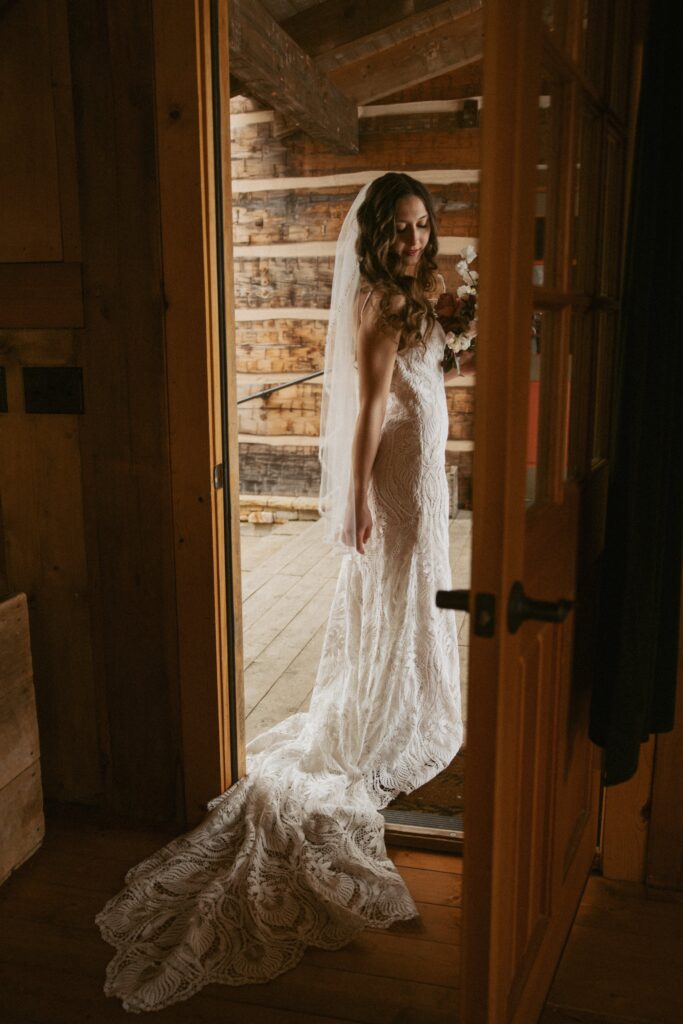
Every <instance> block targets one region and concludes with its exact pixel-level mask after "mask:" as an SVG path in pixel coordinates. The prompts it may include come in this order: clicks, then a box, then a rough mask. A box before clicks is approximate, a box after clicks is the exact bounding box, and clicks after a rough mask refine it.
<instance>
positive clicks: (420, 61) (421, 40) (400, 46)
mask: <svg viewBox="0 0 683 1024" xmlns="http://www.w3.org/2000/svg"><path fill="white" fill-rule="evenodd" d="M481 54H482V12H481V9H478V10H474V11H471V12H470V13H468V14H464V15H462V16H461V17H459V18H453V19H451V20H450V21H448V22H446V23H445V24H443V25H438V26H437V27H436V28H430V29H427V30H426V31H425V32H421V33H419V35H413V36H410V37H409V38H407V39H402V40H400V41H399V42H397V43H395V44H394V45H392V46H390V47H389V48H386V49H384V50H381V51H380V52H379V53H376V54H372V55H367V56H364V57H361V58H360V59H358V60H354V61H352V62H350V63H346V64H343V65H342V66H341V67H335V68H331V69H330V70H329V71H328V75H329V77H330V80H331V81H332V82H333V83H334V84H335V85H336V86H337V88H339V89H341V90H342V92H344V93H345V94H346V95H347V96H351V97H353V99H355V100H356V102H357V103H369V102H370V101H371V100H375V99H378V98H379V97H380V96H386V95H387V94H389V93H392V92H395V91H396V90H397V89H405V88H407V87H408V86H411V85H416V84H419V83H420V82H424V81H426V80H427V79H429V78H435V77H436V76H438V75H442V74H445V73H446V72H448V71H455V70H456V69H458V68H462V67H464V66H466V65H467V64H473V63H475V62H476V61H478V60H480V59H481Z"/></svg>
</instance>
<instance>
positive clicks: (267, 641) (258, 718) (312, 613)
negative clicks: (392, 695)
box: [240, 510, 472, 741]
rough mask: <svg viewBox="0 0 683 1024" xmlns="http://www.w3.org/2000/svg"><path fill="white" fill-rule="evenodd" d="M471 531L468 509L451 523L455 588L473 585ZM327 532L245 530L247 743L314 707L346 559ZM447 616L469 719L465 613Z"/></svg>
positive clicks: (246, 526)
mask: <svg viewBox="0 0 683 1024" xmlns="http://www.w3.org/2000/svg"><path fill="white" fill-rule="evenodd" d="M471 526H472V517H471V513H469V512H466V511H463V510H459V512H458V515H457V516H456V517H455V518H454V519H451V520H450V547H449V557H450V562H451V571H452V576H453V586H454V588H459V587H468V586H469V574H470V546H471ZM322 527H323V524H322V521H321V520H308V521H307V520H292V521H290V522H286V523H280V524H276V525H271V524H263V523H242V524H241V526H240V541H241V555H242V612H243V619H244V666H245V672H244V686H245V706H246V738H247V741H248V740H250V739H252V738H253V737H254V736H256V735H258V733H260V732H262V731H263V730H264V729H267V728H268V727H269V726H271V725H274V724H275V723H276V722H280V721H282V719H283V718H286V717H287V715H291V714H294V712H296V711H303V710H306V708H307V707H308V703H309V700H310V696H311V690H312V688H313V683H314V682H315V675H316V671H317V668H318V662H319V660H320V652H321V650H322V643H323V637H324V634H325V627H326V624H327V618H328V615H329V611H330V605H331V603H332V597H333V595H334V590H335V584H336V581H337V576H338V575H339V565H340V561H341V556H340V555H337V554H335V553H334V552H332V551H331V550H330V546H329V545H328V544H326V543H325V542H324V540H323V539H322ZM444 614H454V615H455V616H456V622H457V624H458V639H459V645H460V651H459V654H460V677H461V689H462V696H463V717H465V715H466V697H467V686H466V681H467V663H468V658H467V655H468V639H469V638H468V631H467V628H466V615H465V613H464V612H451V613H446V612H444Z"/></svg>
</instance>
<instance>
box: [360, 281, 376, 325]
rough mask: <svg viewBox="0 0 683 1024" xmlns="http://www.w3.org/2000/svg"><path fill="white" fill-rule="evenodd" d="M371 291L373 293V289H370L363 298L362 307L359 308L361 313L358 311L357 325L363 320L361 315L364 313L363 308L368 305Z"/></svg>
mask: <svg viewBox="0 0 683 1024" xmlns="http://www.w3.org/2000/svg"><path fill="white" fill-rule="evenodd" d="M373 291H374V288H371V289H370V291H369V292H368V294H367V295H366V296H365V301H364V302H363V306H362V308H361V311H360V314H359V316H358V323H360V322H361V320H362V319H363V313H364V311H365V307H366V306H367V304H368V299H369V298H370V296H371V295H372V293H373Z"/></svg>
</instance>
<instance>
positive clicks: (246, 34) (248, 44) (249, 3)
mask: <svg viewBox="0 0 683 1024" xmlns="http://www.w3.org/2000/svg"><path fill="white" fill-rule="evenodd" d="M229 14H230V65H231V70H232V73H233V74H234V75H235V77H236V78H238V79H239V80H240V81H241V82H242V83H243V85H244V88H245V90H247V91H248V92H249V93H250V94H251V95H253V96H255V97H256V98H257V99H259V100H261V101H262V102H263V103H267V104H268V105H269V106H272V107H273V108H274V109H275V110H276V111H278V112H279V113H280V114H282V115H283V116H284V117H286V118H287V120H288V122H289V123H290V124H291V125H295V126H296V128H297V129H300V130H302V131H305V132H306V133H307V134H308V135H311V136H312V137H313V138H316V139H318V140H320V141H321V142H324V143H326V144H327V145H329V146H331V147H333V148H334V149H337V150H340V151H341V152H346V153H357V152H358V111H357V109H356V103H355V102H354V101H353V100H350V99H348V98H347V97H346V96H344V95H343V94H342V92H340V91H339V90H338V89H337V88H336V87H335V86H334V85H333V84H332V83H331V82H330V80H329V78H328V77H327V75H325V74H324V72H321V71H319V70H318V69H317V68H316V66H315V64H314V62H313V61H312V60H311V58H310V57H309V56H308V54H306V53H305V52H304V51H303V50H302V49H301V48H300V47H299V46H298V45H297V44H296V43H295V42H294V41H293V39H292V38H291V37H290V36H288V35H287V33H286V32H285V31H283V29H281V28H280V26H279V25H278V24H277V22H276V21H275V20H274V19H273V18H271V16H270V15H269V14H268V12H267V11H266V10H265V9H264V8H263V7H262V5H261V4H260V3H259V2H258V0H229Z"/></svg>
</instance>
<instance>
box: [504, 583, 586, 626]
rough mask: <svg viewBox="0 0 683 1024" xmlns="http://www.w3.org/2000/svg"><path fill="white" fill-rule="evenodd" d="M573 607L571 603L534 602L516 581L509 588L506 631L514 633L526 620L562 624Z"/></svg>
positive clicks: (561, 601)
mask: <svg viewBox="0 0 683 1024" xmlns="http://www.w3.org/2000/svg"><path fill="white" fill-rule="evenodd" d="M573 607H574V602H573V601H567V600H564V599H563V600H560V601H534V599H533V598H531V597H527V595H526V594H525V593H524V587H523V586H522V584H521V583H520V582H519V580H517V581H516V582H515V583H513V584H512V586H511V587H510V597H509V598H508V630H509V631H510V633H516V632H517V630H518V629H519V627H520V626H521V625H522V623H523V622H525V621H526V620H527V619H538V620H539V621H541V622H564V620H565V619H566V618H567V616H568V615H569V612H570V611H571V609H572V608H573Z"/></svg>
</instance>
